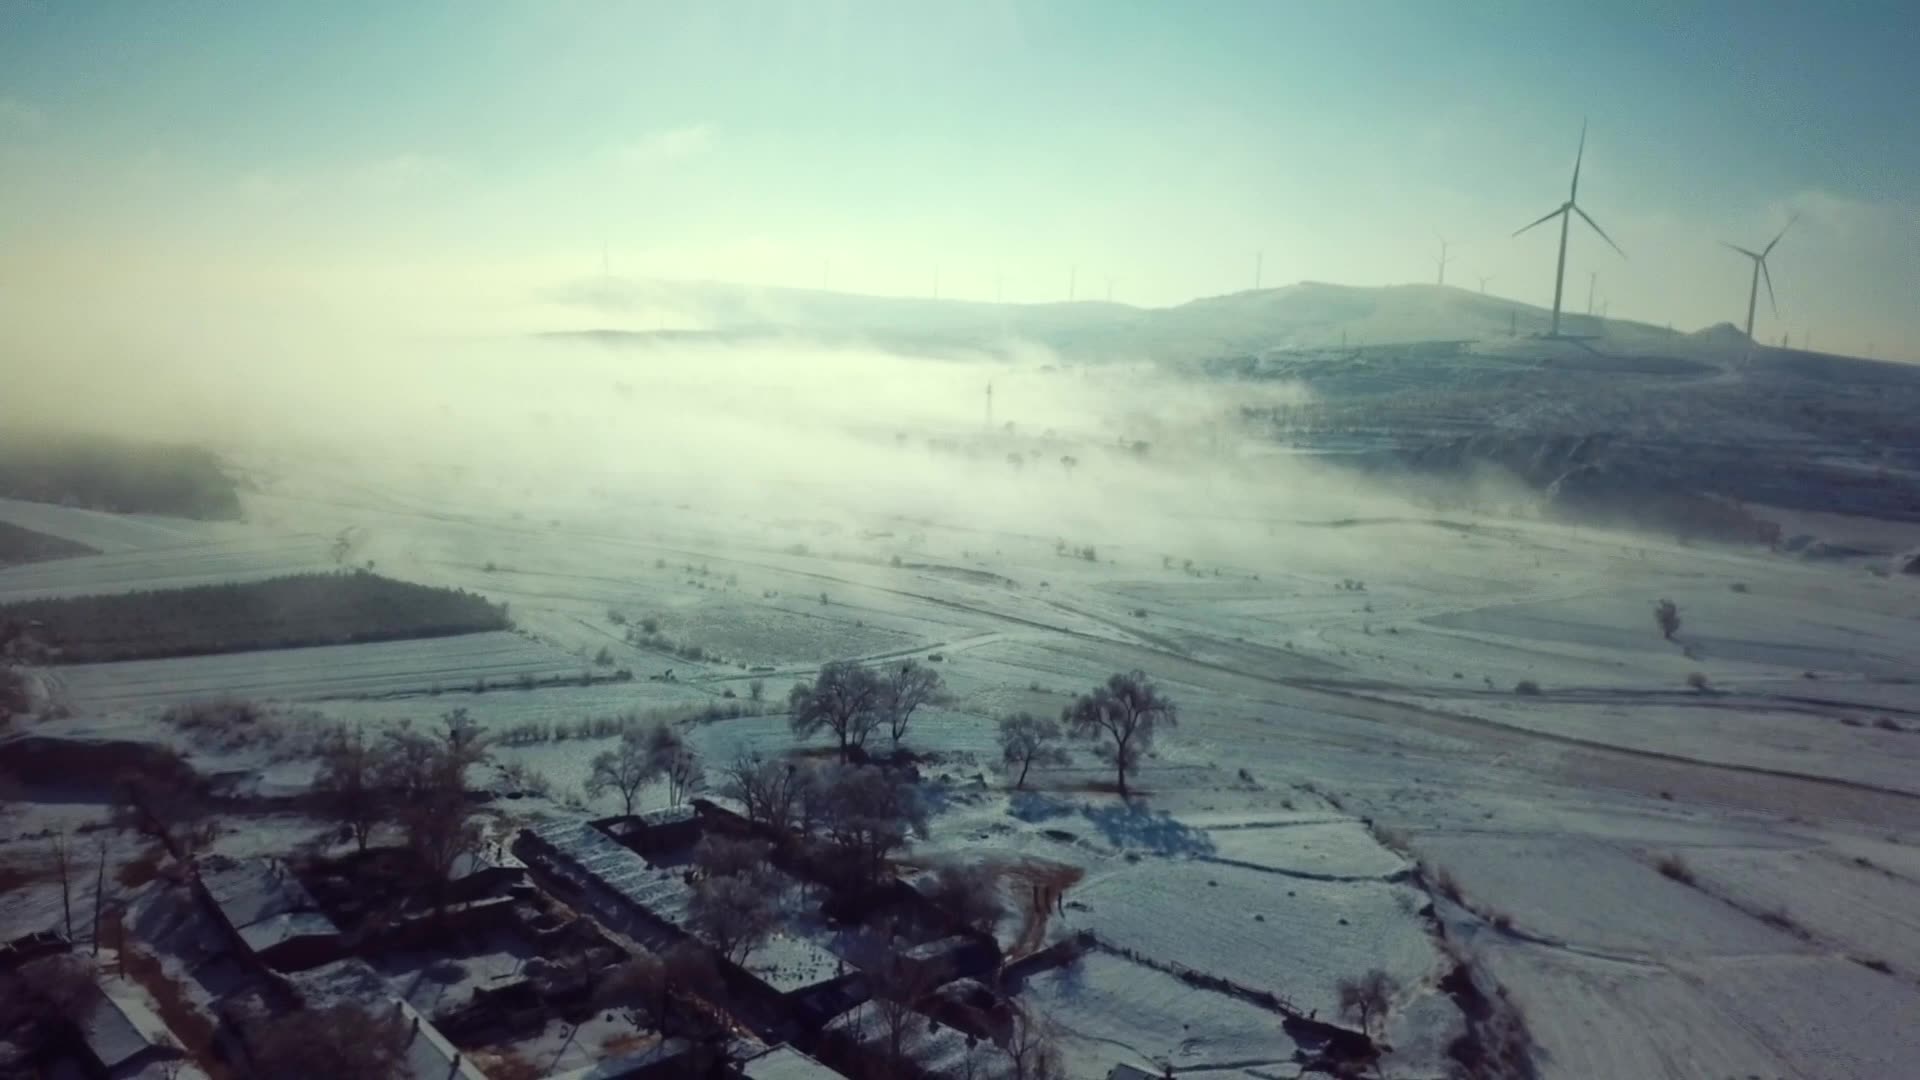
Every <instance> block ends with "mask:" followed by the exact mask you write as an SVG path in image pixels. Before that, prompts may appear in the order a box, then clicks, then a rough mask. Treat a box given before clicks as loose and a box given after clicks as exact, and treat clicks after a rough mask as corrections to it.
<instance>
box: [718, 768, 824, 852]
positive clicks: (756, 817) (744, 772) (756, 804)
mask: <svg viewBox="0 0 1920 1080" xmlns="http://www.w3.org/2000/svg"><path fill="white" fill-rule="evenodd" d="M806 784H807V773H806V771H805V770H802V769H801V768H800V767H799V766H797V765H795V764H794V763H792V762H790V761H781V760H779V759H777V758H773V759H769V758H763V757H761V756H760V755H759V754H742V755H740V756H739V757H737V758H735V759H734V761H733V764H731V765H729V766H727V769H726V780H725V782H724V783H723V784H722V785H721V788H720V793H721V794H722V795H725V796H726V797H727V798H729V799H733V800H734V801H736V802H738V803H739V804H740V805H741V807H742V808H744V809H745V810H746V813H747V819H748V820H749V821H756V822H759V823H761V824H763V825H769V826H772V827H773V828H774V829H777V830H779V831H780V832H783V833H784V832H786V831H787V830H788V829H790V828H792V827H793V826H794V824H795V819H796V814H797V813H798V811H799V809H800V801H801V794H802V792H803V790H804V789H805V787H806Z"/></svg>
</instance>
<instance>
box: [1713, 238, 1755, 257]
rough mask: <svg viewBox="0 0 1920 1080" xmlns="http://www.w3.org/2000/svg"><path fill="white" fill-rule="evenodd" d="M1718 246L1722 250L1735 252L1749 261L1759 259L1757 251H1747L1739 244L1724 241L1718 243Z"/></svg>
mask: <svg viewBox="0 0 1920 1080" xmlns="http://www.w3.org/2000/svg"><path fill="white" fill-rule="evenodd" d="M1720 246H1721V247H1723V248H1726V249H1727V250H1729V251H1737V252H1739V253H1740V254H1742V255H1745V256H1746V257H1747V258H1749V259H1758V258H1759V257H1760V253H1759V252H1757V251H1748V250H1747V249H1746V248H1743V247H1741V246H1740V245H1739V244H1729V243H1727V242H1726V241H1725V240H1722V241H1720Z"/></svg>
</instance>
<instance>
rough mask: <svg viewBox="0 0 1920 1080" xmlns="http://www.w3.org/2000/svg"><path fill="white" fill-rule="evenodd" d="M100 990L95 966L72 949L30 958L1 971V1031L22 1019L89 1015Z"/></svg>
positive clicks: (55, 1018)
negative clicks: (95, 980)
mask: <svg viewBox="0 0 1920 1080" xmlns="http://www.w3.org/2000/svg"><path fill="white" fill-rule="evenodd" d="M99 994H100V988H99V986H98V985H97V984H96V983H95V982H94V971H93V966H92V965H91V964H90V963H88V962H87V961H86V960H83V959H81V958H80V957H78V956H75V955H73V954H72V953H58V954H55V955H53V956H43V957H40V958H38V959H35V960H29V961H27V962H26V963H24V964H21V965H20V966H19V967H17V968H14V969H13V970H12V971H5V972H0V1032H6V1031H11V1030H12V1028H13V1027H14V1025H16V1024H20V1023H26V1022H32V1021H42V1020H73V1019H77V1018H79V1017H82V1016H85V1015H86V1014H87V1009H88V1007H89V1006H90V1005H92V1003H93V1002H94V1001H95V1000H97V999H98V997H99ZM28 1075H32V1074H31V1073H29V1074H28Z"/></svg>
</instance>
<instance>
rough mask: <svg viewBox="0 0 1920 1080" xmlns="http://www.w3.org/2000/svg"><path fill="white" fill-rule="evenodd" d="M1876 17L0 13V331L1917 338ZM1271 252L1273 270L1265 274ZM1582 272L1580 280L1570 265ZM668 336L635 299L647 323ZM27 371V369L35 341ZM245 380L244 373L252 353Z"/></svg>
mask: <svg viewBox="0 0 1920 1080" xmlns="http://www.w3.org/2000/svg"><path fill="white" fill-rule="evenodd" d="M1910 42H1911V26H1910V22H1909V20H1908V19H1907V18H1906V17H1905V14H1904V13H1903V7H1902V5H1898V4H1890V3H1889V4H1850V5H1843V6H1841V7H1838V8H1832V9H1829V8H1825V7H1815V6H1800V7H1780V6H1778V5H1765V6H1760V7H1756V6H1753V5H1746V4H1738V3H1721V4H1709V5H1693V6H1691V8H1690V9H1688V10H1675V9H1673V8H1671V7H1669V6H1667V5H1656V4H1635V5H1631V6H1630V7H1622V6H1620V5H1593V4H1573V3H1554V4H1531V5H1493V4H1485V5H1473V6H1471V7H1464V8H1463V7H1461V6H1457V5H1436V4H1424V3H1365V4H1336V3H1327V4H1269V3H1217V4H1204V5H1198V6H1191V5H1188V6H1182V5H1164V4H1133V3H1087V2H1057V3H1024V2H1022V3H1014V2H1004V0H989V2H982V3H969V4H930V3H907V4H895V3H874V4H866V3H846V2H825V0H819V2H816V0H796V2H791V3H773V2H767V3H715V4H692V5H687V4H615V3H605V4H602V3H552V4H537V5H536V4H530V5H519V4H513V5H509V4H451V3H422V4H395V5H385V4H347V5H336V4H293V3H260V4H243V5H235V4H214V3H185V4H168V5H104V4H103V5H74V4H56V3H21V2H9V3H7V4H5V5H0V340H3V341H5V342H6V343H7V344H8V346H9V347H10V349H19V348H29V347H30V349H29V351H30V355H31V356H32V357H33V361H32V362H36V363H58V362H59V361H60V357H61V351H62V349H63V348H78V347H82V346H99V345H103V344H109V343H110V344H113V345H116V346H124V345H125V344H126V343H127V341H128V340H132V339H145V340H149V341H161V342H171V343H173V344H174V345H176V346H178V347H181V348H192V347H194V346H195V345H196V344H199V343H201V341H202V339H221V338H225V339H228V340H231V339H233V338H235V337H236V336H237V337H240V338H245V337H247V336H249V335H251V334H253V333H255V332H256V331H258V330H263V329H265V328H270V327H275V326H277V327H280V328H282V329H285V328H288V327H293V326H299V327H301V328H302V329H301V331H300V332H301V333H302V334H307V333H324V332H325V328H328V327H341V326H348V325H351V326H378V327H380V328H383V329H384V328H404V329H407V330H410V331H427V332H433V333H473V332H482V333H484V332H493V331H497V330H503V329H567V328H574V327H578V326H585V325H596V326H597V325H615V326H618V325H621V321H622V318H621V316H619V315H618V314H617V313H607V312H597V313H596V312H582V311H578V310H570V309H568V308H566V307H565V306H559V305H556V304H555V303H554V302H553V297H554V296H555V295H557V294H558V293H559V292H560V291H561V290H563V289H564V288H565V287H566V286H568V285H569V284H572V283H578V282H581V281H589V280H594V279H598V278H599V277H600V276H601V275H602V274H603V272H605V273H610V274H611V275H612V276H613V277H614V278H616V279H629V278H631V279H639V278H672V279H713V280H728V281H738V282H744V283H753V284H761V285H778V286H790V287H802V288H818V287H821V286H823V285H824V286H826V287H828V288H831V289H834V290H844V291H849V292H865V293H873V294H881V295H896V296H929V297H930V296H933V295H934V294H935V292H936V290H937V292H938V294H939V295H940V296H942V297H949V298H966V299H973V300H985V301H992V300H994V299H996V298H1004V299H1005V300H1006V301H1008V302H1041V301H1057V300H1064V299H1066V298H1067V297H1068V295H1069V291H1070V289H1071V290H1072V292H1073V294H1074V295H1076V296H1077V297H1078V298H1079V299H1102V298H1105V297H1106V296H1108V295H1109V293H1110V294H1111V296H1112V298H1113V299H1114V300H1116V301H1120V302H1124V303H1130V304H1138V305H1147V306H1164V305H1171V304H1177V303H1180V302H1183V301H1186V300H1189V299H1192V298H1195V297H1201V296H1210V295H1218V294H1222V293H1228V292H1233V291H1237V290H1242V289H1246V288H1250V287H1252V285H1253V284H1254V281H1255V272H1256V260H1257V259H1262V258H1263V265H1262V266H1261V267H1260V268H1259V275H1260V281H1261V283H1262V284H1263V285H1265V286H1269V287H1271V286H1276V285H1283V284H1288V283H1292V282H1296V281H1301V280H1313V281H1330V282H1336V283H1343V284H1355V285H1378V284H1393V283H1403V282H1431V281H1433V280H1434V279H1435V277H1436V259H1437V257H1438V241H1437V240H1436V233H1438V234H1441V235H1444V236H1446V237H1447V238H1448V239H1449V240H1450V241H1452V242H1453V243H1454V245H1455V246H1454V248H1453V249H1452V254H1453V256H1454V261H1453V262H1452V263H1451V264H1450V266H1449V267H1448V282H1449V283H1450V284H1455V285H1459V286H1462V287H1465V288H1469V289H1474V290H1477V289H1478V288H1479V287H1480V283H1481V279H1482V278H1485V279H1488V280H1487V281H1486V287H1487V289H1488V290H1489V291H1490V292H1492V293H1494V294H1497V295H1500V296H1506V297H1512V298H1515V299H1519V300H1523V301H1526V302H1529V303H1532V304H1538V305H1545V304H1547V303H1548V302H1549V301H1550V300H1551V292H1552V267H1553V259H1554V243H1555V240H1554V236H1553V235H1552V234H1553V232H1554V229H1552V228H1546V227H1543V228H1541V229H1537V230H1535V231H1534V232H1532V233H1529V234H1527V235H1526V236H1523V237H1520V238H1518V239H1515V238H1513V237H1512V236H1511V233H1512V232H1513V231H1514V230H1515V229H1516V228H1518V227H1520V226H1521V225H1524V224H1525V223H1527V222H1528V221H1531V220H1533V219H1534V218H1536V217H1538V216H1539V215H1541V214H1543V213H1545V212H1547V211H1549V210H1551V209H1553V208H1554V207H1556V206H1558V205H1559V203H1560V201H1561V200H1562V199H1563V198H1564V197H1565V191H1566V185H1567V180H1568V174H1569V170H1570V167H1571V163H1572V159H1573V155H1574V149H1575V144H1576V141H1577V138H1578V135H1579V129H1580V124H1581V121H1582V118H1583V117H1584V118H1587V119H1588V120H1589V122H1590V125H1591V128H1590V136H1589V140H1588V146H1587V157H1586V167H1585V170H1584V173H1583V177H1582V192H1581V202H1582V205H1583V207H1585V208H1586V209H1588V211H1589V212H1590V213H1591V214H1592V215H1593V216H1594V217H1595V219H1596V220H1597V221H1599V222H1600V223H1601V224H1602V225H1603V226H1605V227H1606V229H1607V230H1608V232H1609V233H1610V234H1611V235H1612V236H1613V237H1614V238H1615V239H1616V240H1617V241H1618V242H1619V244H1620V246H1621V247H1622V248H1623V249H1624V250H1625V251H1626V253H1627V256H1628V257H1627V258H1626V259H1621V258H1620V257H1618V256H1616V255H1614V254H1613V252H1611V251H1609V250H1608V249H1606V247H1605V246H1604V245H1603V244H1602V243H1601V242H1600V241H1599V240H1598V239H1597V238H1596V237H1595V236H1593V235H1592V234H1591V233H1590V232H1582V231H1580V230H1578V229H1576V232H1575V235H1574V238H1573V243H1572V245H1571V248H1570V253H1569V260H1568V271H1567V277H1568V292H1569V295H1570V297H1572V299H1571V300H1570V302H1569V306H1570V307H1573V308H1579V309H1582V310H1584V306H1585V302H1586V297H1587V293H1588V291H1589V287H1590V286H1591V287H1592V289H1593V290H1594V291H1595V293H1596V295H1597V300H1596V304H1597V305H1604V306H1605V307H1606V308H1607V310H1608V312H1609V314H1610V315H1611V316H1612V317H1615V318H1632V319H1638V320H1641V321H1644V322H1648V323H1653V324H1656V325H1663V324H1667V323H1672V324H1673V325H1674V326H1675V327H1676V328H1677V329H1682V330H1691V329H1696V328H1699V327H1702V326H1706V325H1710V324H1713V323H1717V322H1723V321H1730V322H1734V323H1736V324H1739V323H1741V322H1742V319H1743V317H1744V314H1745V303H1746V287H1747V264H1746V263H1745V262H1744V260H1742V259H1741V258H1740V257H1739V256H1738V255H1736V254H1734V253H1732V252H1729V251H1727V250H1726V249H1725V248H1723V247H1721V246H1719V244H1720V242H1721V241H1723V240H1724V241H1729V242H1732V243H1737V244H1742V245H1748V246H1758V245H1760V244H1763V243H1765V241H1766V240H1767V239H1768V238H1769V237H1770V236H1771V235H1772V234H1773V233H1774V232H1776V231H1777V230H1778V229H1779V228H1780V227H1781V226H1782V225H1783V224H1784V223H1785V222H1786V221H1787V220H1788V218H1789V217H1790V216H1792V215H1795V214H1798V215H1800V220H1799V222H1798V223H1797V224H1796V225H1795V227H1794V230H1793V231H1792V232H1791V233H1790V234H1789V236H1788V238H1787V240H1786V241H1784V242H1783V245H1782V247H1781V249H1780V251H1779V253H1778V255H1777V256H1776V257H1775V260H1774V262H1773V264H1772V268H1773V281H1774V285H1775V287H1776V290H1777V293H1778V300H1779V315H1778V317H1777V318H1776V317H1775V316H1773V314H1772V313H1771V311H1770V310H1769V309H1768V307H1767V303H1766V300H1765V297H1762V298H1761V303H1760V308H1761V312H1760V317H1759V321H1758V324H1757V326H1756V335H1757V336H1760V337H1762V338H1765V339H1768V340H1772V339H1775V338H1778V337H1779V335H1780V334H1781V333H1788V334H1790V335H1791V336H1792V337H1793V338H1794V339H1795V340H1800V339H1803V338H1804V336H1805V335H1807V334H1808V333H1812V334H1814V335H1815V336H1816V340H1817V344H1818V345H1819V346H1820V347H1822V348H1823V349H1827V350H1833V351H1849V352H1853V353H1856V354H1865V353H1867V352H1868V351H1869V350H1870V349H1871V350H1872V352H1873V353H1874V354H1875V355H1878V356H1881V357H1896V358H1899V357H1904V358H1916V356H1920V344H1917V343H1920V322H1916V318H1920V316H1916V314H1915V310H1914V308H1913V305H1912V304H1911V303H1910V300H1911V296H1912V293H1913V290H1914V288H1915V285H1916V282H1917V281H1920V140H1916V139H1915V138H1913V137H1912V135H1913V119H1912V115H1911V104H1912V102H1913V101H1914V100H1915V99H1916V98H1920V75H1916V69H1915V67H1914V65H1913V64H1912V63H1911V62H1910V56H1909V55H1908V53H1909V52H1910ZM1261 253H1264V254H1263V257H1262V255H1261ZM1590 273H1595V274H1597V275H1598V276H1597V279H1594V280H1591V281H1590V280H1589V274H1590ZM627 317H628V318H629V319H636V320H643V321H651V320H652V319H653V318H654V317H653V316H652V315H650V314H649V315H644V316H638V315H634V314H633V313H629V314H628V316H627ZM23 359H24V358H23V357H21V356H19V355H15V356H14V357H13V358H12V359H11V360H10V362H13V363H20V362H23ZM263 362H269V363H270V362H271V360H270V359H263Z"/></svg>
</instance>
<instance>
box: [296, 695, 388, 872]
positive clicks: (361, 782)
mask: <svg viewBox="0 0 1920 1080" xmlns="http://www.w3.org/2000/svg"><path fill="white" fill-rule="evenodd" d="M313 791H314V794H315V795H316V796H317V797H318V799H319V802H320V806H321V810H322V812H324V813H325V814H326V815H327V816H328V817H329V818H331V819H332V820H334V821H336V822H339V823H340V824H341V825H342V826H344V827H345V828H346V829H347V830H348V831H349V832H350V833H352V834H353V840H354V843H355V844H356V845H357V846H358V847H359V849H360V850H361V851H365V850H367V841H368V840H369V839H371V838H372V836H373V830H374V829H375V828H377V827H378V826H379V824H380V822H381V821H382V820H383V819H384V818H385V816H386V807H385V805H384V801H385V800H383V799H382V798H381V791H380V785H379V751H378V750H377V749H376V748H375V747H374V746H373V744H371V743H369V742H368V741H367V737H366V734H365V733H364V732H362V731H361V730H360V728H359V727H358V726H355V725H347V724H340V725H338V726H336V727H334V728H333V729H332V730H331V731H328V732H327V733H326V734H325V735H323V736H321V739H320V771H319V772H318V773H317V774H316V775H315V776H314V778H313Z"/></svg>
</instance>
